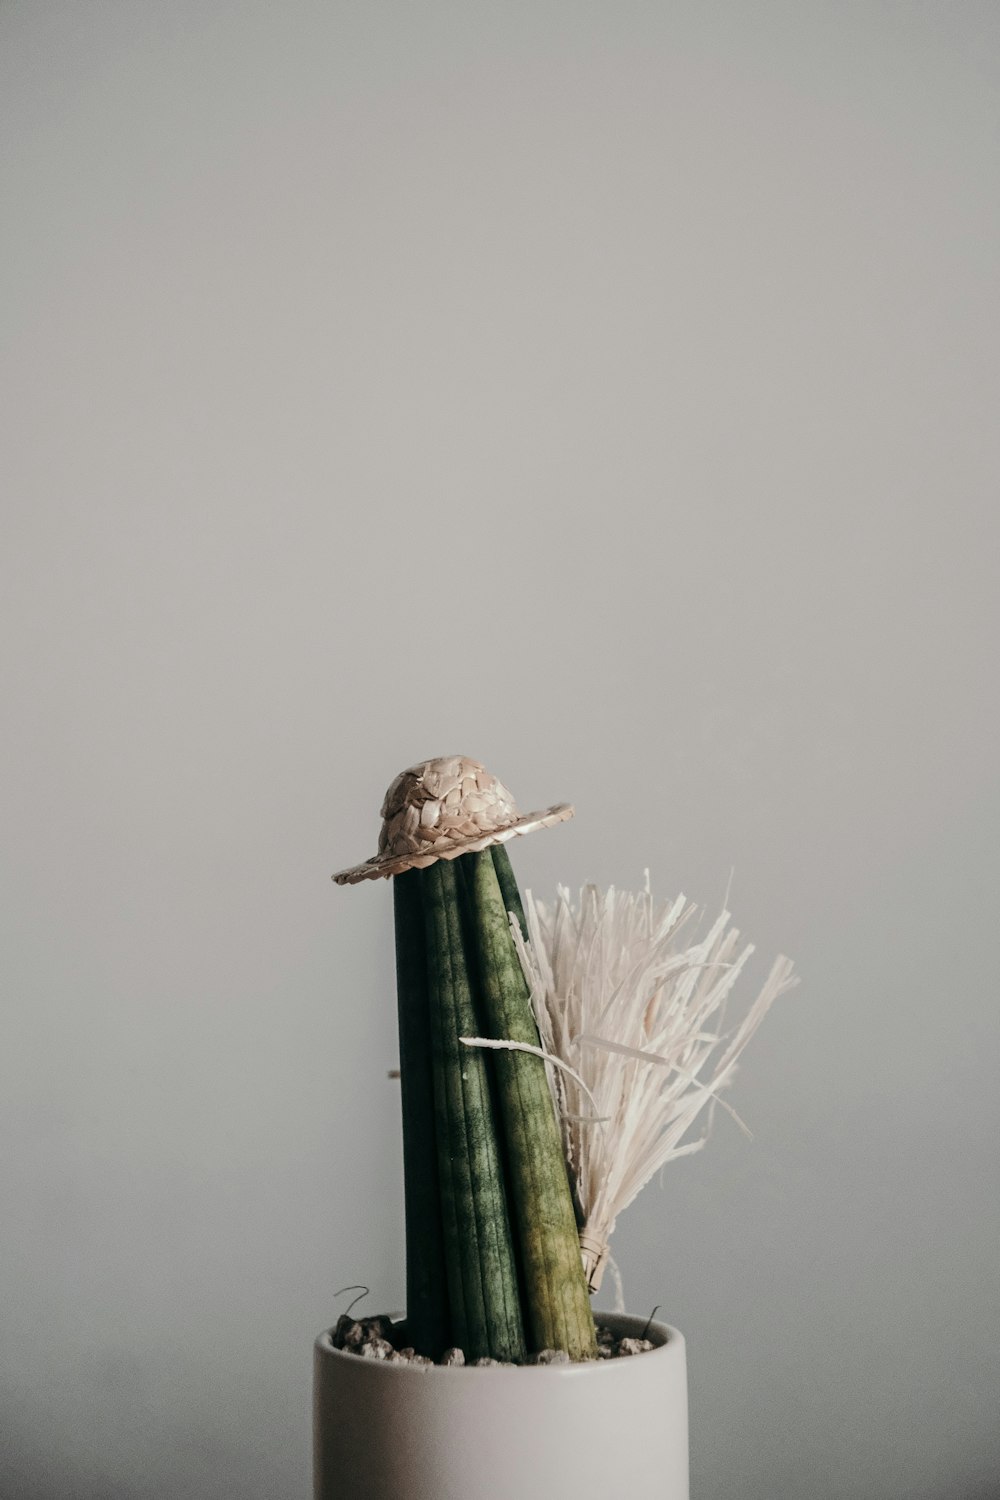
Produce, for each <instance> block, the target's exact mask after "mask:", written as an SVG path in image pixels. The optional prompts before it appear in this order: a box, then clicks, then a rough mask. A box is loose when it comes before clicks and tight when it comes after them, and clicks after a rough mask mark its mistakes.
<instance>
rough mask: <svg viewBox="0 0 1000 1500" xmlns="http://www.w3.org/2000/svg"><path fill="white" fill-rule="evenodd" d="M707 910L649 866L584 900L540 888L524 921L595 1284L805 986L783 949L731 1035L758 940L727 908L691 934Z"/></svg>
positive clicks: (583, 894) (528, 974) (519, 936)
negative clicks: (780, 1009) (729, 1008)
mask: <svg viewBox="0 0 1000 1500" xmlns="http://www.w3.org/2000/svg"><path fill="white" fill-rule="evenodd" d="M696 911H697V908H696V907H694V906H693V905H692V904H690V903H689V902H688V901H687V900H686V898H685V897H684V896H678V897H677V898H676V900H673V901H666V902H662V903H660V904H656V903H654V901H653V897H652V894H651V892H650V889H649V882H648V875H647V883H646V889H645V890H644V891H642V892H628V891H616V890H615V889H614V887H611V888H609V889H608V890H606V891H604V892H602V891H600V890H599V889H598V888H597V887H596V886H593V885H588V886H585V887H584V888H583V889H582V890H581V891H580V893H579V896H578V897H577V898H576V899H575V900H574V898H573V897H572V895H571V893H570V892H569V890H567V889H566V888H565V887H562V886H560V887H559V889H558V893H557V897H556V900H555V901H554V902H553V903H552V904H551V905H549V904H546V903H545V902H542V901H536V900H535V899H534V897H533V896H532V894H531V892H527V893H526V895H525V903H524V915H525V926H526V929H527V939H525V936H524V934H523V932H522V930H521V927H520V924H519V923H518V922H516V921H515V922H512V923H511V931H512V933H513V936H514V942H515V946H516V948H517V952H518V957H519V958H520V960H521V965H522V968H523V970H524V975H525V978H526V979H527V982H528V986H529V989H530V993H531V1003H532V1008H533V1010H534V1013H535V1018H536V1020H537V1023H538V1030H539V1035H540V1038H541V1044H542V1047H543V1049H544V1050H545V1051H546V1052H547V1053H549V1054H551V1055H552V1056H553V1057H554V1058H557V1059H559V1060H561V1061H562V1062H563V1063H564V1064H566V1065H567V1067H561V1068H560V1067H554V1066H552V1065H551V1064H550V1065H549V1066H548V1067H547V1073H548V1081H549V1088H550V1089H551V1092H552V1096H553V1100H554V1102H555V1106H556V1111H557V1114H558V1116H559V1119H560V1122H561V1128H562V1135H563V1146H564V1149H565V1153H566V1160H567V1163H568V1166H569V1172H570V1179H571V1181H572V1184H573V1189H574V1193H575V1197H576V1207H577V1214H578V1218H579V1220H580V1223H581V1224H582V1228H581V1231H580V1243H581V1247H582V1250H583V1258H584V1267H585V1270H586V1274H587V1279H588V1283H589V1286H590V1289H591V1291H596V1290H597V1289H598V1287H599V1286H600V1282H601V1277H602V1274H603V1270H604V1266H605V1263H606V1259H607V1253H608V1241H609V1239H610V1236H611V1234H612V1232H613V1230H614V1227H615V1221H616V1219H617V1217H618V1215H619V1214H620V1213H621V1211H622V1209H624V1208H626V1207H627V1206H628V1204H630V1203H631V1202H632V1200H633V1199H634V1198H635V1196H636V1194H637V1193H638V1192H639V1191H640V1189H641V1188H643V1187H644V1186H645V1184H646V1183H647V1182H648V1181H649V1180H650V1178H651V1177H653V1176H654V1175H655V1173H656V1172H658V1171H659V1170H660V1168H661V1167H663V1166H665V1165H666V1164H667V1162H670V1161H673V1160H675V1159H676V1158H677V1157H680V1156H686V1155H689V1154H690V1153H691V1152H693V1151H697V1150H699V1149H700V1148H701V1147H702V1146H703V1145H704V1143H705V1140H706V1138H707V1130H708V1125H709V1124H710V1121H711V1109H710V1111H709V1120H708V1121H707V1122H706V1127H705V1131H704V1132H703V1133H702V1135H700V1136H698V1137H696V1138H693V1139H692V1138H691V1135H690V1132H691V1129H692V1127H693V1126H694V1125H695V1123H696V1121H697V1120H698V1119H699V1116H701V1114H702V1111H703V1110H704V1109H705V1108H706V1106H714V1104H715V1103H716V1102H717V1101H718V1100H719V1094H720V1092H721V1090H723V1089H724V1088H726V1087H727V1085H728V1084H729V1083H730V1082H731V1081H732V1078H733V1075H734V1073H735V1071H736V1066H737V1062H738V1060H739V1057H740V1055H741V1053H742V1052H743V1049H744V1048H745V1047H746V1045H747V1043H748V1042H749V1040H750V1038H751V1037H752V1036H753V1034H754V1032H755V1031H756V1029H757V1027H758V1026H759V1025H760V1023H761V1021H762V1020H763V1018H764V1016H765V1015H766V1014H767V1011H768V1009H769V1008H770V1006H771V1004H772V1003H773V1001H774V1000H775V999H776V998H777V996H778V995H780V994H782V993H783V992H784V991H786V990H788V989H790V988H791V987H792V986H793V985H795V984H796V983H797V980H796V979H795V978H794V977H793V974H792V964H791V962H790V960H789V959H787V958H785V957H779V958H777V959H776V960H775V962H774V965H773V966H772V968H771V972H770V974H769V975H768V978H767V979H766V981H765V982H764V984H763V986H762V988H761V990H760V992H759V993H758V995H757V997H756V999H755V1000H754V1001H753V1003H752V1004H751V1005H750V1007H749V1009H748V1010H747V1012H746V1014H745V1015H744V1017H743V1019H742V1020H741V1021H740V1022H739V1023H738V1024H737V1025H735V1026H734V1027H733V1029H732V1030H731V1031H729V1032H728V1033H727V1032H725V1031H724V1029H723V1028H724V1023H725V1010H726V1002H727V1000H728V997H729V995H730V992H731V991H732V989H733V986H734V985H735V983H736V981H737V979H738V978H739V976H740V974H741V972H742V970H743V968H744V967H745V965H746V962H747V960H748V959H749V957H750V955H751V954H752V953H753V951H754V949H753V945H752V944H750V943H745V944H743V945H742V946H741V945H740V935H739V933H738V931H737V930H736V929H735V928H731V927H730V926H729V920H730V917H729V912H728V911H723V912H722V913H721V915H720V916H719V917H718V919H717V920H716V922H715V923H714V924H713V925H712V926H711V928H710V929H709V931H708V932H707V934H706V935H705V936H704V937H703V938H701V939H700V940H694V939H693V938H692V940H690V941H685V938H684V933H685V930H686V929H688V928H690V927H691V926H692V925H693V924H692V919H693V918H694V916H695V914H696ZM569 1069H571V1070H572V1072H570V1071H569ZM573 1074H575V1075H576V1076H575V1077H574V1076H573ZM723 1107H725V1108H728V1106H727V1105H724V1106H723Z"/></svg>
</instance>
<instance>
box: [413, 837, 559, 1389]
mask: <svg viewBox="0 0 1000 1500" xmlns="http://www.w3.org/2000/svg"><path fill="white" fill-rule="evenodd" d="M490 868H491V869H492V863H491V865H490ZM420 883H421V891H422V896H423V905H424V921H425V931H426V952H427V978H428V991H429V998H430V1042H431V1056H432V1060H433V1075H434V1107H435V1123H436V1138H437V1160H438V1172H439V1179H440V1185H441V1206H442V1222H443V1226H444V1254H445V1263H446V1266H447V1285H448V1302H449V1309H450V1314H451V1324H452V1331H453V1334H454V1337H455V1341H456V1343H458V1344H459V1345H460V1346H461V1347H462V1348H463V1349H464V1350H465V1357H466V1359H468V1360H471V1359H479V1358H481V1357H483V1356H485V1355H490V1356H492V1357H493V1358H494V1359H505V1360H514V1361H519V1360H522V1359H523V1358H524V1356H525V1352H526V1351H525V1342H524V1325H523V1322H522V1318H521V1301H520V1295H519V1291H518V1281H517V1266H516V1260H515V1255H514V1246H513V1240H512V1235H511V1226H510V1219H509V1216H508V1210H507V1197H506V1191H505V1184H504V1175H503V1163H502V1159H501V1155H500V1149H499V1139H498V1136H499V1133H498V1131H497V1125H496V1120H495V1118H494V1104H493V1099H492V1097H491V1091H490V1080H489V1070H488V1066H487V1059H486V1058H485V1057H484V1056H483V1054H482V1053H481V1052H477V1051H476V1050H475V1049H474V1048H468V1047H464V1046H462V1044H461V1042H460V1041H459V1038H460V1037H463V1036H475V1035H476V1034H477V1033H478V1031H479V1020H478V1017H477V1015H476V1009H475V1003H474V999H473V984H474V977H473V974H472V973H471V972H470V964H469V956H468V955H467V952H466V940H465V935H464V932H463V924H462V912H461V904H460V892H459V885H458V875H457V872H456V870H455V865H454V863H453V862H452V861H450V860H447V861H446V860H439V861H438V862H437V863H436V864H433V865H431V866H430V867H429V868H428V869H427V870H424V871H421V872H420ZM577 1258H578V1259H579V1255H578V1257H577Z"/></svg>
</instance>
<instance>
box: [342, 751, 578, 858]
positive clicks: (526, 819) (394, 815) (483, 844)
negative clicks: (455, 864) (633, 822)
mask: <svg viewBox="0 0 1000 1500" xmlns="http://www.w3.org/2000/svg"><path fill="white" fill-rule="evenodd" d="M572 816H573V809H572V807H571V806H570V805H569V803H567V802H561V803H558V804H556V805H555V806H554V807H549V808H545V809H544V810H543V811H541V812H532V813H525V814H523V815H522V814H521V813H519V812H518V810H517V804H516V803H515V801H514V798H513V797H512V796H511V794H510V792H509V791H508V790H507V788H506V787H505V786H504V784H503V782H502V781H498V780H497V778H496V777H495V776H493V775H491V774H490V772H489V771H487V769H486V767H485V766H484V765H481V764H480V762H479V761H478V760H470V758H469V757H468V756H467V755H442V756H439V757H437V758H436V759H435V760H426V761H422V762H421V763H420V764H419V765H416V766H410V767H409V768H408V769H407V770H405V771H401V772H400V773H399V775H398V776H397V777H396V779H395V780H394V781H393V783H392V785H391V786H390V787H389V790H388V791H387V792H386V794H385V800H384V801H383V803H382V831H381V833H380V834H379V841H378V853H377V854H376V855H374V856H373V857H372V858H371V859H369V860H366V861H365V863H364V864H362V865H355V866H353V868H351V869H350V870H341V871H339V872H338V874H336V875H334V877H333V878H334V880H335V881H336V882H337V884H338V885H354V884H356V883H357V882H358V881H359V880H377V879H379V878H385V877H387V876H389V875H400V874H402V872H403V871H404V870H417V869H425V868H426V867H427V866H428V865H432V864H433V863H434V861H435V860H438V859H455V858H457V856H458V855H459V854H470V853H472V851H473V850H475V849H485V848H487V846H488V845H490V844H502V843H505V842H506V841H507V840H508V839H512V838H517V837H518V836H519V835H520V834H524V833H531V832H533V831H534V829H536V828H548V827H549V826H550V825H551V824H553V823H562V822H564V821H565V819H566V818H571V817H572Z"/></svg>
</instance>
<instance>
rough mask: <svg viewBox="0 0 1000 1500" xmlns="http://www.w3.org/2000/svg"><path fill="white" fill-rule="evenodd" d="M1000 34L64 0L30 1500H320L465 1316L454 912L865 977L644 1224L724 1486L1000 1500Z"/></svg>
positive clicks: (41, 49) (549, 0)
mask: <svg viewBox="0 0 1000 1500" xmlns="http://www.w3.org/2000/svg"><path fill="white" fill-rule="evenodd" d="M998 44H1000V9H998V8H997V7H996V6H995V5H993V4H970V3H951V4H944V3H940V4H926V3H908V4H888V3H875V0H872V3H864V4H855V3H838V4H816V3H805V0H796V3H788V4H785V3H767V4H761V3H748V4H729V5H718V4H713V3H663V4H651V3H640V0H615V3H614V4H596V3H587V0H573V3H561V0H535V3H530V4H528V3H525V4H522V3H519V0H516V3H510V4H503V5H488V4H484V5H480V4H457V3H456V4H444V3H432V0H416V3H413V4H385V3H379V0H374V3H372V0H365V3H357V4H320V3H315V4H313V3H306V0H292V3H287V4H281V5H273V4H264V3H258V0H248V3H243V4H230V3H216V4H212V5H202V4H195V3H190V0H172V3H169V4H165V5H164V4H152V3H148V0H128V3H126V0H120V3H104V0H89V3H87V4H78V3H77V4H72V3H70V4H67V3H47V0H34V3H13V4H12V3H5V4H3V5H2V6H0V75H2V76H0V101H2V102H0V110H2V119H0V141H2V147H0V158H2V169H0V170H2V195H3V200H4V204H5V215H4V217H5V227H4V230H3V247H4V248H3V257H2V272H3V290H2V295H3V302H2V306H3V328H4V344H5V355H4V359H5V369H4V382H5V383H4V393H3V399H2V407H0V411H2V423H3V427H4V430H5V436H4V441H3V458H2V467H3V515H4V531H5V537H6V540H5V546H4V560H3V588H2V609H3V628H2V639H0V651H2V662H3V696H4V703H5V708H6V716H7V726H6V729H5V733H4V741H3V743H4V757H5V762H6V769H5V772H4V776H3V787H4V790H3V801H4V814H3V847H4V866H5V871H4V875H3V885H2V893H0V909H2V916H3V928H4V938H3V947H4V965H3V968H4V1000H3V1007H4V1009H3V1048H2V1057H0V1075H2V1076H0V1116H2V1130H3V1140H4V1143H5V1144H4V1150H3V1153H2V1161H0V1202H2V1205H3V1208H2V1214H0V1309H2V1310H0V1334H2V1336H0V1350H2V1354H0V1363H2V1374H0V1379H2V1412H3V1436H2V1450H0V1451H2V1459H0V1494H2V1495H3V1497H5V1500H21V1497H24V1500H50V1497H55V1496H60V1497H73V1500H77V1497H81V1500H82V1497H87V1500H98V1497H115V1500H119V1497H120V1500H168V1497H169V1500H180V1497H192V1500H209V1497H216V1496H221V1495H239V1496H241V1497H244V1500H257V1497H259V1500H265V1497H266V1500H271V1497H274V1496H279V1495H280V1496H283V1497H285V1496H287V1497H296V1496H298V1497H304V1496H305V1494H306V1492H307V1484H308V1462H309V1437H308V1382H309V1376H310V1344H311V1340H312V1337H313V1335H314V1334H315V1333H316V1332H317V1331H318V1330H319V1329H320V1328H322V1327H324V1326H326V1325H327V1324H328V1323H330V1322H331V1321H332V1320H333V1318H334V1317H335V1315H336V1314H337V1312H338V1310H339V1307H340V1305H342V1304H338V1303H337V1302H336V1300H335V1298H334V1296H333V1293H334V1291H335V1290H336V1289H337V1288H339V1287H340V1286H342V1285H343V1284H344V1283H346V1282H354V1281H364V1282H367V1283H368V1284H369V1285H370V1286H371V1288H372V1298H371V1303H372V1305H373V1306H375V1307H387V1306H394V1305H398V1303H399V1301H400V1299H401V1295H402V1281H403V1275H402V1270H403V1260H402V1244H401V1236H402V1211H401V1203H400V1190H401V1165H400V1144H399V1126H398V1119H397V1110H398V1097H397V1093H396V1086H395V1085H394V1084H392V1083H390V1082H388V1081H387V1080H386V1072H387V1069H389V1068H390V1067H392V1066H393V1065H394V1063H395V1059H396V1051H395V1036H394V1025H395V1023H394V1013H393V1007H394V999H393V979H392V961H391V935H392V927H391V904H390V892H389V889H388V887H386V886H384V885H381V884H380V885H378V886H367V887H364V888H360V889H357V890H349V891H342V890H337V889H335V888H334V887H333V886H332V885H331V884H330V881H329V873H330V871H331V870H333V869H336V868H339V867H340V866H342V865H344V864H347V863H350V862H353V861H354V860H356V859H362V858H364V857H366V856H367V855H368V854H369V853H370V852H372V851H373V849H374V845H375V838H376V833H377V814H378V806H379V802H380V799H381V795H382V792H383V790H384V787H385V785H386V783H387V782H388V781H389V779H390V778H391V777H392V775H393V774H394V773H395V772H396V771H397V770H398V769H400V768H401V767H402V766H404V765H407V764H409V763H411V762H412V761H414V760H416V759H419V758H421V757H423V756H425V755H433V754H440V753H444V752H450V751H453V750H455V749H458V750H461V751H463V752H465V753H469V754H473V755H476V756H478V757H480V758H481V759H483V760H485V761H486V762H487V763H488V764H489V765H490V766H491V767H492V768H493V769H494V770H495V771H496V772H497V773H498V774H499V775H500V776H501V777H502V778H503V779H504V780H506V781H507V782H508V783H509V784H510V785H511V786H512V787H513V788H514V790H515V792H516V794H517V795H518V797H519V800H520V801H521V803H522V805H523V806H525V807H535V806H538V805H541V804H544V803H546V802H549V801H554V800H558V799H560V798H570V799H573V800H574V801H575V802H576V805H577V811H578V816H577V819H576V821H575V822H574V823H573V824H571V825H569V826H567V827H565V828H563V829H559V830H555V831H552V832H549V833H545V834H540V835H537V836H535V837H533V838H532V839H529V840H526V841H525V842H524V843H523V844H521V845H519V846H518V848H517V850H516V856H515V857H516V862H517V866H518V870H519V873H520V876H521V879H522V882H523V883H525V884H527V885H529V886H531V887H532V888H533V889H535V890H536V891H539V892H545V891H549V890H551V889H552V888H553V886H554V884H555V882H556V881H557V880H562V881H566V882H569V883H570V884H576V883H579V882H581V881H583V880H585V879H595V880H598V881H600V882H602V883H604V882H609V881H615V882H618V883H620V884H639V883H640V882H641V880H642V872H643V868H644V867H645V866H646V865H649V866H650V867H651V869H652V873H653V879H654V884H655V886H656V889H657V890H659V891H661V892H662V893H663V894H667V893H668V892H673V891H674V890H676V889H678V888H683V889H684V890H685V891H687V893H688V894H689V895H690V896H692V897H693V898H696V899H698V900H700V901H703V902H705V903H707V904H709V905H716V904H717V903H718V902H719V901H721V898H722V896H723V893H724V890H725V886H726V882H727V879H728V877H729V872H730V868H731V867H733V868H735V879H734V884H733V893H732V906H733V910H734V913H735V915H736V918H737V920H738V921H739V923H740V925H741V927H743V928H744V930H745V931H746V932H747V933H748V934H750V935H752V936H753V937H754V939H755V940H756V941H757V943H758V945H759V953H758V958H759V964H758V967H757V970H756V977H757V978H759V977H760V976H761V975H762V974H763V972H764V971H765V969H766V967H767V965H768V964H769V962H770V959H771V957H772V956H773V954H774V953H775V952H776V951H778V950H779V949H781V950H785V951H787V952H789V953H791V954H792V955H793V956H794V957H795V958H796V959H797V961H798V966H799V969H800V972H801V974H802V977H803V984H802V987H801V989H800V990H799V991H798V992H796V994H794V995H793V996H790V997H788V998H787V999H786V1000H784V1001H783V1002H782V1003H781V1004H780V1007H779V1008H778V1009H777V1010H776V1012H775V1013H774V1014H773V1016H772V1018H771V1019H770V1020H769V1021H768V1023H767V1024H766V1025H765V1028H764V1030H763V1031H762V1032H761V1034H760V1036H759V1038H758V1039H757V1041H756V1043H755V1044H754V1046H753V1047H752V1048H751V1050H750V1051H749V1052H748V1054H747V1059H746V1062H745V1065H744V1068H743V1071H742V1073H741V1076H740V1078H739V1080H738V1082H737V1085H736V1087H735V1088H734V1090H733V1091H732V1093H731V1096H730V1097H731V1102H732V1103H733V1104H734V1105H735V1106H736V1107H737V1108H738V1109H739V1111H740V1112H741V1114H742V1116H743V1117H744V1118H745V1119H746V1120H747V1121H748V1122H749V1124H750V1125H751V1127H752V1128H753V1130H754V1132H755V1140H754V1142H753V1143H752V1144H748V1143H747V1142H746V1141H745V1140H744V1139H743V1138H742V1137H741V1136H740V1135H739V1134H738V1132H737V1131H736V1130H735V1128H733V1127H732V1126H731V1125H730V1124H729V1122H728V1121H727V1119H726V1118H725V1117H724V1116H720V1118H719V1121H718V1122H717V1126H716V1131H715V1137H714V1140H713V1142H712V1144H711V1145H710V1147H709V1149H708V1150H707V1151H706V1152H705V1153H703V1154H702V1155H701V1156H700V1157H695V1158H694V1159H692V1160H690V1161H685V1162H682V1163H678V1164H676V1165H675V1166H674V1167H673V1168H671V1169H670V1170H669V1171H668V1173H667V1174H666V1175H665V1177H664V1180H663V1182H662V1185H660V1186H657V1185H655V1184H654V1185H653V1186H651V1187H650V1188H649V1189H648V1190H647V1192H646V1193H645V1195H644V1196H643V1197H642V1198H641V1199H640V1201H639V1202H638V1203H637V1204H636V1205H635V1206H634V1207H633V1209H632V1210H630V1211H629V1212H628V1213H627V1214H626V1215H625V1217H624V1218H623V1220H622V1221H621V1223H620V1226H619V1231H618V1235H617V1237H616V1251H617V1256H618V1259H619V1262H620V1264H621V1268H622V1272H623V1275H624V1278H625V1284H626V1290H627V1298H628V1302H629V1305H630V1307H631V1308H633V1309H635V1310H637V1311H648V1310H649V1309H651V1308H652V1306H653V1304H654V1303H660V1304H661V1306H662V1309H663V1314H664V1315H666V1316H667V1317H669V1318H670V1319H671V1320H672V1321H674V1322H676V1323H677V1324H678V1325H680V1326H681V1327H682V1328H683V1329H684V1330H685V1332H686V1333H687V1336H688V1339H689V1343H690V1351H691V1385H692V1411H693V1417H692V1423H693V1427H692V1433H693V1476H694V1491H693V1492H694V1496H695V1500H716V1497H718V1500H722V1497H731V1496H736V1495H739V1496H740V1497H741V1500H758V1497H759V1500H782V1497H789V1500H791V1497H800V1496H804V1495H808V1496H810V1497H812V1500H825V1497H868V1496H870V1497H877V1500H903V1497H907V1500H939V1497H944V1496H958V1497H962V1500H982V1497H984V1496H987V1495H996V1494H998V1493H1000V1481H998V1475H1000V1436H998V1432H997V1423H996V1417H997V1406H998V1402H997V1389H998V1386H997V1373H998V1365H1000V1355H998V1319H997V1310H998V1308H997V1303H998V1293H997V1275H996V1272H997V1244H998V1236H1000V1208H998V1197H997V1186H998V1183H997V1165H996V1163H997V1125H998V1112H1000V1111H998V1103H997V1099H998V1090H997V1083H996V1080H997V1063H998V1048H997V1030H998V1027H997V1010H998V1006H997V995H996V980H995V959H994V954H993V944H994V942H995V931H996V917H995V909H996V899H997V890H998V880H997V861H996V849H997V845H996V833H997V780H996V751H997V718H998V714H997V703H996V690H995V668H994V665H993V663H994V656H995V650H996V644H997V637H996V624H997V620H996V610H995V605H996V600H995V589H996V564H997V541H998V537H997V520H996V505H997V480H998V471H1000V463H998V456H1000V453H998V450H1000V444H998V436H997V422H996V413H997V398H998V373H1000V353H998V349H1000V345H998V331H1000V330H998V300H997V296H998V276H997V269H998V256H997V252H998V230H1000V212H998V210H1000V171H998V168H1000V153H998V123H1000V94H998V84H1000V61H998V58H1000V52H998Z"/></svg>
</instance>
